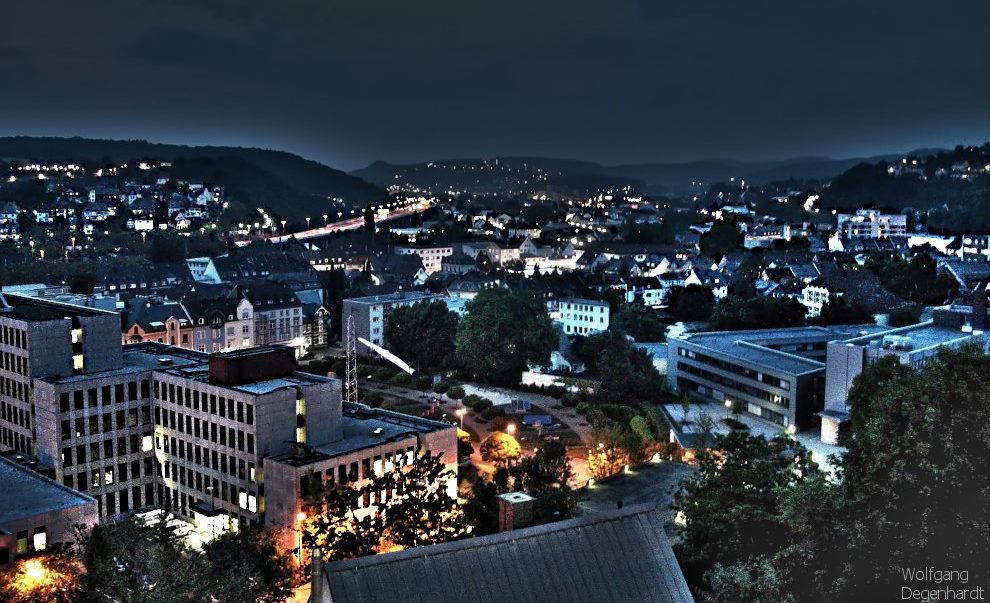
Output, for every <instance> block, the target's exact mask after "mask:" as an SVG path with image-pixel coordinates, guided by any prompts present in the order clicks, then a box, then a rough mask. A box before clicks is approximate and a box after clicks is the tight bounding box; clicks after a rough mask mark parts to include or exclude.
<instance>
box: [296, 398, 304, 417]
mask: <svg viewBox="0 0 990 603" xmlns="http://www.w3.org/2000/svg"><path fill="white" fill-rule="evenodd" d="M296 414H297V415H305V414H306V400H303V399H299V400H296Z"/></svg>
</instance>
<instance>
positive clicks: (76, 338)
mask: <svg viewBox="0 0 990 603" xmlns="http://www.w3.org/2000/svg"><path fill="white" fill-rule="evenodd" d="M81 341H82V329H72V343H79V342H81Z"/></svg>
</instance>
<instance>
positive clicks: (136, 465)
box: [62, 457, 154, 493]
mask: <svg viewBox="0 0 990 603" xmlns="http://www.w3.org/2000/svg"><path fill="white" fill-rule="evenodd" d="M142 466H143V467H144V473H143V474H142V472H141V468H142ZM151 477H154V467H153V463H152V459H151V457H146V458H145V459H143V460H136V459H135V460H133V461H131V462H130V463H118V464H116V465H108V466H106V467H99V468H96V469H90V470H88V471H80V472H78V473H75V474H73V473H64V474H63V476H62V483H64V484H65V485H66V486H68V487H69V488H75V489H76V490H79V491H80V492H90V493H93V492H99V491H100V490H101V489H102V488H106V487H108V486H114V485H115V484H120V483H122V482H126V481H130V480H139V479H142V478H151ZM107 489H126V487H123V486H121V485H118V486H116V487H115V488H107Z"/></svg>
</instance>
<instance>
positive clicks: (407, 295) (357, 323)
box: [342, 291, 443, 356]
mask: <svg viewBox="0 0 990 603" xmlns="http://www.w3.org/2000/svg"><path fill="white" fill-rule="evenodd" d="M441 300H443V296H441V295H437V294H435V293H422V292H419V291H406V292H402V291H400V292H398V293H390V294H388V295H370V296H367V297H355V298H351V299H345V300H344V306H343V323H342V324H344V325H345V327H346V325H347V319H348V318H353V320H354V330H355V333H356V335H357V336H358V337H363V338H364V339H367V340H368V341H370V342H371V343H373V344H375V345H382V346H383V345H385V319H386V317H387V316H388V314H389V312H391V311H392V310H394V309H395V308H401V307H405V306H412V305H415V304H419V303H423V302H431V301H441ZM358 353H359V354H362V355H365V356H370V355H372V354H374V352H372V351H371V350H369V349H368V348H367V347H366V346H360V345H359V346H358Z"/></svg>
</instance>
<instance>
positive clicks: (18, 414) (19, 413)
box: [0, 402, 31, 429]
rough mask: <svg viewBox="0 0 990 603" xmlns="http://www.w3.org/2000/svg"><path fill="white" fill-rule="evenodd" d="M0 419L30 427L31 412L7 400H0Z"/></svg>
mask: <svg viewBox="0 0 990 603" xmlns="http://www.w3.org/2000/svg"><path fill="white" fill-rule="evenodd" d="M0 421H3V422H5V423H10V424H12V425H17V426H18V427H23V428H24V429H31V413H30V412H29V411H28V410H25V409H23V408H19V407H17V406H14V405H13V404H11V403H9V402H0Z"/></svg>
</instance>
